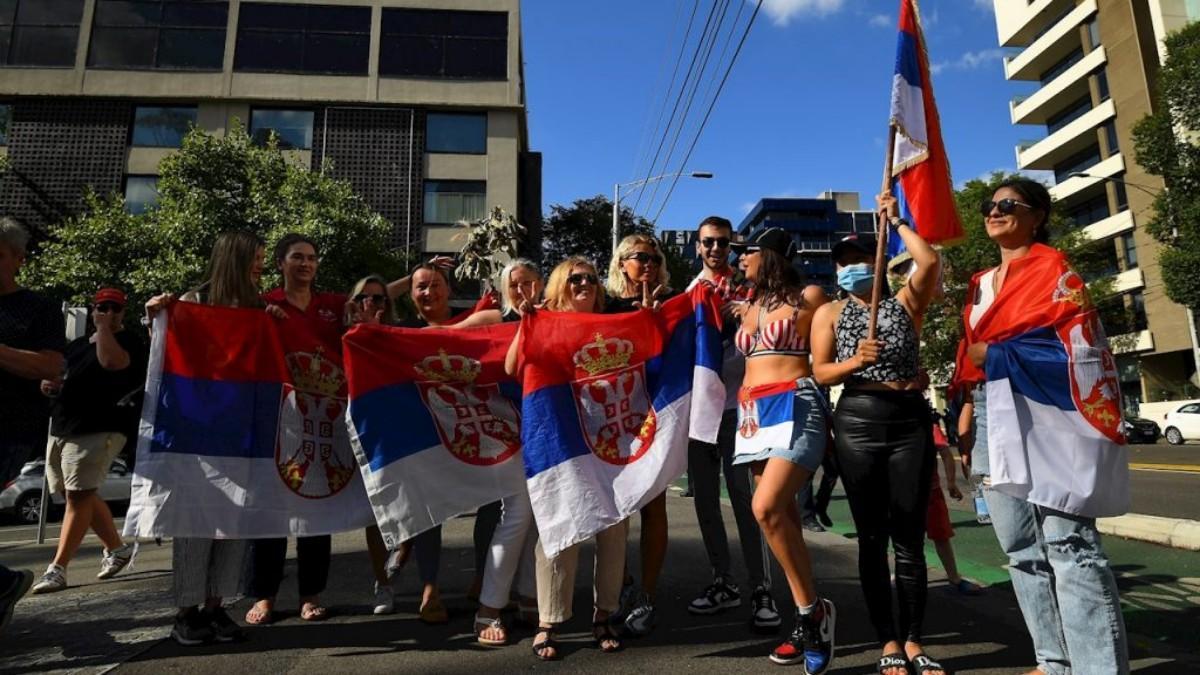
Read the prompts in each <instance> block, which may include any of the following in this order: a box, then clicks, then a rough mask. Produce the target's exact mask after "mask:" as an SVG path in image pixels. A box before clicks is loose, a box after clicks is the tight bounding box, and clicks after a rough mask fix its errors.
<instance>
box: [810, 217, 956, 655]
mask: <svg viewBox="0 0 1200 675" xmlns="http://www.w3.org/2000/svg"><path fill="white" fill-rule="evenodd" d="M877 201H878V203H879V208H880V210H881V211H883V210H884V209H886V213H887V217H888V221H889V222H890V223H891V226H892V228H893V230H894V235H896V236H899V237H900V239H901V240H902V241H903V242H904V245H905V247H906V248H907V249H908V252H909V254H910V255H911V256H912V260H913V264H914V266H915V268H916V269H915V271H914V272H913V273H912V275H911V276H910V277H909V279H908V281H907V282H906V283H905V285H904V287H903V288H901V289H900V290H899V291H898V292H897V293H896V294H895V295H893V296H890V297H886V298H884V299H882V300H881V301H880V303H879V313H878V322H877V332H876V339H873V340H869V339H867V335H868V322H869V320H868V317H869V314H870V306H871V291H872V289H873V288H874V286H875V273H874V267H875V242H874V241H873V240H866V239H862V238H853V237H847V238H846V239H843V240H842V241H840V242H838V244H837V245H835V246H834V247H833V260H834V264H835V265H836V267H837V280H838V286H839V287H840V289H841V290H842V291H844V292H845V294H846V298H845V299H843V300H839V301H838V302H834V303H830V304H828V305H826V306H824V307H822V308H821V309H820V310H818V311H817V315H816V317H815V318H814V319H813V329H812V338H813V373H814V374H815V375H816V379H817V382H819V383H821V384H822V385H824V386H833V385H836V384H842V385H844V387H845V388H844V390H843V392H842V396H841V398H840V399H839V400H838V404H837V411H836V412H835V413H834V416H833V429H834V439H835V448H836V451H837V460H838V464H839V466H840V467H841V470H842V482H843V484H844V485H845V487H846V496H847V497H848V498H849V501H850V512H851V514H852V515H853V516H854V525H855V528H856V529H857V530H858V574H859V582H860V583H861V585H862V590H863V594H864V595H865V596H866V601H867V610H868V613H869V614H870V617H871V623H872V624H874V627H875V632H876V633H877V635H878V637H879V641H880V642H881V643H882V644H883V657H882V658H881V659H880V660H879V672H880V673H882V674H883V675H905V674H906V673H908V672H909V671H908V663H909V662H911V663H912V664H913V665H915V666H916V667H917V670H918V672H920V673H922V674H928V675H939V674H940V673H942V672H943V670H942V667H941V666H940V665H938V664H937V663H935V662H933V661H932V660H930V659H929V657H927V656H925V654H924V652H923V650H922V648H921V622H922V620H923V619H924V616H925V593H926V590H925V585H926V570H925V512H926V507H927V505H928V503H929V487H930V480H931V476H932V471H933V462H934V458H935V452H934V446H933V438H932V435H931V427H930V419H929V405H928V404H927V403H926V402H925V399H924V397H923V396H922V395H921V389H922V387H921V385H920V383H919V377H918V372H917V366H918V359H917V357H918V349H919V346H920V334H921V319H922V317H923V316H924V314H925V308H926V307H927V306H928V305H929V302H930V300H931V299H932V298H933V295H934V293H935V291H936V290H937V278H938V268H939V267H940V265H941V263H940V261H939V259H938V254H937V252H936V251H934V250H933V248H931V247H930V246H929V244H927V243H926V242H925V240H924V239H922V238H921V237H920V235H918V234H917V232H916V231H915V230H913V229H912V228H911V227H909V225H908V223H906V222H905V221H903V220H901V219H900V218H899V217H898V216H897V208H896V199H895V198H894V197H892V196H891V194H889V193H884V194H883V195H881V196H880V197H879V198H878V199H877ZM889 538H890V539H891V542H892V548H893V549H894V550H895V553H896V592H897V595H898V596H899V605H900V617H899V619H900V632H899V633H898V632H897V631H896V623H895V621H894V620H893V618H892V589H891V583H890V579H889V576H890V575H889V572H888V558H887V544H888V539H889ZM900 634H903V636H904V640H905V642H904V643H903V644H901V643H900V641H899V636H900Z"/></svg>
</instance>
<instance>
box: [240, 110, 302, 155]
mask: <svg viewBox="0 0 1200 675" xmlns="http://www.w3.org/2000/svg"><path fill="white" fill-rule="evenodd" d="M271 132H275V136H276V137H277V138H278V139H279V141H278V142H279V149H280V150H311V149H312V135H313V111H311V110H274V109H262V108H259V109H255V110H251V111H250V136H251V138H253V139H254V142H255V143H257V144H259V145H266V144H267V139H268V138H269V137H270V135H271Z"/></svg>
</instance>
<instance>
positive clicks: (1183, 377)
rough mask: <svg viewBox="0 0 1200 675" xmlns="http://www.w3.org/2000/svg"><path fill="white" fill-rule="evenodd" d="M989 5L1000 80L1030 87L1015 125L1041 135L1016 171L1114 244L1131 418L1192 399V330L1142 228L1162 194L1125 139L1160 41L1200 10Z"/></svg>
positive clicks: (1187, 1)
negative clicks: (1047, 182)
mask: <svg viewBox="0 0 1200 675" xmlns="http://www.w3.org/2000/svg"><path fill="white" fill-rule="evenodd" d="M994 4H995V10H996V29H997V33H998V35H999V42H1000V45H1001V46H1003V47H1008V48H1011V51H1012V53H1011V54H1010V55H1009V56H1008V57H1006V58H1005V59H1004V73H1005V77H1006V78H1007V79H1009V80H1011V81H1014V82H1017V81H1019V82H1027V83H1031V84H1032V85H1033V86H1032V87H1030V86H1029V85H1025V86H1023V87H1021V88H1022V89H1023V90H1026V91H1027V92H1028V93H1026V94H1023V95H1020V96H1017V97H1015V98H1014V99H1013V100H1012V102H1011V104H1010V108H1011V114H1012V123H1013V124H1018V125H1028V126H1030V127H1040V129H1033V128H1031V132H1035V133H1032V134H1031V135H1033V136H1035V137H1037V140H1030V141H1025V142H1022V143H1021V144H1020V145H1019V146H1018V147H1017V149H1016V155H1017V167H1018V168H1019V169H1022V170H1043V171H1050V172H1053V174H1054V186H1053V187H1052V188H1051V190H1050V193H1051V195H1052V196H1053V198H1054V200H1055V203H1056V205H1057V208H1058V209H1059V212H1060V213H1062V214H1064V215H1065V216H1066V217H1067V218H1068V219H1070V220H1072V221H1073V222H1074V223H1075V225H1076V226H1077V227H1080V228H1083V231H1084V232H1085V233H1086V234H1087V235H1088V236H1089V237H1091V238H1093V239H1095V240H1098V241H1105V242H1111V244H1112V257H1111V260H1110V266H1109V270H1108V272H1109V273H1110V274H1112V275H1114V277H1115V286H1116V288H1117V290H1119V291H1120V293H1121V295H1120V298H1119V299H1118V300H1117V301H1118V302H1121V303H1123V304H1124V306H1125V310H1126V313H1125V316H1126V317H1128V318H1127V320H1125V321H1112V322H1110V325H1109V326H1107V328H1108V332H1109V335H1110V336H1123V337H1122V338H1121V339H1117V340H1114V345H1115V346H1116V348H1117V350H1118V351H1119V352H1120V354H1119V356H1118V359H1117V365H1118V370H1119V372H1120V379H1121V389H1122V394H1123V395H1124V397H1125V400H1126V403H1127V407H1130V408H1134V409H1136V405H1137V404H1140V403H1149V402H1155V401H1163V400H1172V399H1180V398H1194V397H1196V395H1197V389H1196V385H1197V372H1196V362H1197V358H1198V352H1197V344H1196V332H1195V322H1194V320H1193V317H1191V316H1190V314H1189V312H1187V311H1186V310H1185V309H1184V308H1183V307H1181V306H1180V305H1177V304H1175V303H1173V302H1171V301H1170V300H1169V299H1167V297H1166V294H1165V292H1164V289H1163V285H1162V277H1161V273H1160V269H1159V266H1158V262H1157V261H1158V251H1159V247H1160V244H1159V243H1158V242H1157V241H1155V240H1154V239H1153V238H1152V237H1150V235H1148V234H1147V233H1146V232H1145V231H1144V229H1143V228H1142V227H1140V226H1141V225H1142V224H1143V223H1144V222H1146V221H1147V220H1148V219H1150V218H1151V217H1153V206H1152V203H1153V199H1154V197H1153V195H1154V194H1155V193H1157V192H1158V191H1160V190H1162V189H1163V183H1162V181H1161V180H1160V179H1159V178H1158V177H1156V176H1151V175H1149V174H1147V173H1146V172H1145V171H1143V170H1142V168H1141V167H1140V166H1138V164H1137V162H1136V161H1135V159H1134V153H1133V140H1132V138H1131V130H1132V129H1133V127H1134V125H1135V124H1136V123H1137V122H1138V121H1139V120H1140V119H1141V118H1142V117H1143V116H1144V115H1146V114H1147V113H1149V112H1150V111H1151V109H1152V107H1153V106H1154V105H1155V102H1154V101H1153V100H1152V98H1151V91H1152V90H1153V87H1154V81H1155V78H1156V76H1157V73H1158V70H1159V68H1160V67H1161V64H1162V59H1163V57H1164V55H1165V54H1164V52H1163V48H1162V40H1163V39H1164V37H1165V36H1166V35H1167V34H1168V33H1170V32H1171V31H1173V30H1176V29H1178V28H1180V27H1181V26H1183V25H1185V24H1186V23H1188V22H1189V21H1195V20H1197V19H1200V0H994ZM1036 131H1042V132H1043V133H1036ZM1117 314H1118V315H1120V313H1119V312H1118V313H1117ZM1111 324H1116V325H1111Z"/></svg>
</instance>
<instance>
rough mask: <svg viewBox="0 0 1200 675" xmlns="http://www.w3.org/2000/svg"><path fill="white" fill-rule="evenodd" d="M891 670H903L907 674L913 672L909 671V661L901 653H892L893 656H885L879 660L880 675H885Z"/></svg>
mask: <svg viewBox="0 0 1200 675" xmlns="http://www.w3.org/2000/svg"><path fill="white" fill-rule="evenodd" d="M891 668H903V669H904V672H906V673H908V672H911V671H910V670H909V669H908V659H906V658H905V657H904V654H902V653H900V652H892V653H891V654H884V655H883V656H882V657H880V659H879V673H880V675H884V673H886V672H887V671H888V670H889V669H891Z"/></svg>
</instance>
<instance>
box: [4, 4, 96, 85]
mask: <svg viewBox="0 0 1200 675" xmlns="http://www.w3.org/2000/svg"><path fill="white" fill-rule="evenodd" d="M82 18H83V0H2V1H0V65H8V66H38V67H46V68H73V67H74V66H75V49H76V46H77V45H78V43H79V22H80V20H81V19H82Z"/></svg>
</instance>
